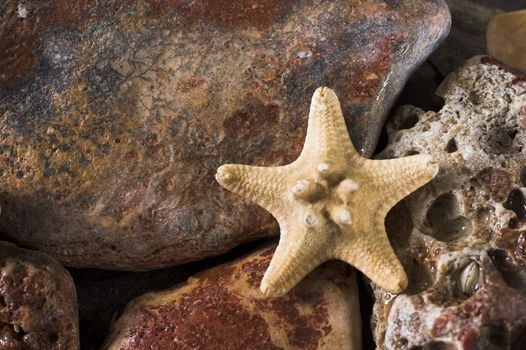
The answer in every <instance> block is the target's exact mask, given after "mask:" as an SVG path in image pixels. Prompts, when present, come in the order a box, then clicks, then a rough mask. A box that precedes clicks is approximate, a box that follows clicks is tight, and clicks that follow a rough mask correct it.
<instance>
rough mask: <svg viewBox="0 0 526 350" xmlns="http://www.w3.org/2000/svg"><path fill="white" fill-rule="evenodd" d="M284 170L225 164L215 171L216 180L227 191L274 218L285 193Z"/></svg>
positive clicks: (283, 168)
mask: <svg viewBox="0 0 526 350" xmlns="http://www.w3.org/2000/svg"><path fill="white" fill-rule="evenodd" d="M286 168H287V166H283V167H259V166H250V165H241V164H225V165H222V166H221V167H219V169H217V173H216V180H217V182H219V183H220V184H221V186H223V187H225V188H226V189H227V190H230V191H232V192H234V193H237V194H240V195H242V196H243V197H246V198H248V199H250V200H252V201H254V202H256V203H257V204H258V205H260V206H261V207H263V208H265V209H266V210H267V211H269V212H270V213H271V214H273V215H274V216H276V215H275V214H276V213H277V212H278V211H279V209H280V208H281V206H282V203H283V200H282V195H283V193H285V192H286V187H285V186H286V185H285V182H286V181H284V178H285V176H286V172H287V170H286Z"/></svg>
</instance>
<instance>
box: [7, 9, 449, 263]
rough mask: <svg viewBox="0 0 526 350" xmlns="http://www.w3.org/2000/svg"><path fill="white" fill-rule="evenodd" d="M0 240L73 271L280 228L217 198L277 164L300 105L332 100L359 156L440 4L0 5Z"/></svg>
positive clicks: (440, 21)
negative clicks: (329, 91)
mask: <svg viewBox="0 0 526 350" xmlns="http://www.w3.org/2000/svg"><path fill="white" fill-rule="evenodd" d="M0 10H1V11H0V13H1V14H2V15H1V18H0V37H1V39H2V40H0V63H1V66H2V70H1V72H0V89H1V90H0V123H1V126H2V128H1V131H0V174H1V178H2V182H1V184H0V195H1V200H2V203H3V204H2V205H3V209H4V213H3V215H2V217H0V230H2V231H5V232H6V234H7V235H8V236H9V238H10V239H12V240H14V241H16V242H17V243H19V244H23V245H25V246H28V247H33V248H38V249H39V250H42V251H45V252H47V253H49V254H51V255H53V256H54V257H56V258H58V259H59V260H60V261H61V262H63V263H65V264H68V265H71V266H79V267H87V266H91V267H101V268H113V269H129V270H147V269H153V268H159V267H163V266H169V265H173V264H175V263H181V262H185V261H190V260H196V259H200V258H203V257H205V256H211V255H214V254H219V253H221V252H224V251H226V250H228V249H230V248H232V247H233V246H235V245H237V244H239V243H240V242H242V241H248V240H252V239H255V238H256V237H262V236H268V235H271V234H276V233H277V225H276V223H275V221H274V220H273V219H272V217H271V216H270V214H268V213H266V212H265V211H264V210H263V209H261V208H259V207H257V206H256V205H254V204H252V203H249V202H248V201H246V200H244V199H242V198H240V197H238V196H236V195H233V194H229V193H227V192H226V191H224V190H221V189H220V186H219V185H218V184H217V183H216V182H215V181H214V177H213V175H214V173H215V170H216V169H217V167H218V166H219V165H221V164H224V163H246V164H256V165H277V164H286V163H288V162H291V161H292V160H294V159H295V158H296V157H297V156H298V155H299V153H300V150H301V145H302V144H303V140H304V137H305V131H306V126H307V122H306V121H307V114H308V106H309V100H310V96H311V95H312V93H313V92H314V90H315V89H316V88H317V87H318V86H320V85H326V86H330V87H331V88H334V89H335V90H336V92H337V94H338V96H340V98H341V101H342V105H343V110H344V114H345V116H346V118H347V122H348V125H349V126H350V130H351V134H352V137H353V140H354V142H355V144H356V146H357V148H358V149H359V150H361V152H362V153H363V154H365V155H370V154H371V153H372V152H373V150H374V147H375V145H376V141H377V138H378V134H379V130H380V128H381V125H382V123H383V121H384V116H385V114H386V111H387V110H388V108H389V107H390V105H391V103H392V101H393V100H394V98H395V97H396V95H397V94H398V92H399V91H400V89H401V87H402V85H403V83H404V81H405V80H406V78H407V76H408V74H409V72H410V71H411V70H412V69H413V68H414V67H415V66H416V65H418V64H419V63H420V62H421V61H422V60H423V59H424V58H425V57H426V56H427V55H428V54H429V52H430V51H431V50H432V49H433V48H434V47H435V46H436V45H437V43H438V42H439V41H440V40H441V39H442V38H443V37H444V36H445V34H446V33H447V31H448V29H449V22H450V17H449V12H448V10H447V7H446V5H445V4H444V2H443V1H442V0H428V1H420V0H401V1H382V0H372V1H367V2H362V1H343V0H338V1H331V2H327V1H322V0H294V1H281V0H275V1H245V0H237V1H216V0H213V1H211V0H199V1H191V2H188V1H178V0H173V1H163V2H161V1H157V0H148V1H125V2H122V1H95V0H89V1H81V2H78V1H66V0H52V1H45V2H37V1H27V2H23V1H20V2H19V1H15V0H11V1H3V2H1V4H0Z"/></svg>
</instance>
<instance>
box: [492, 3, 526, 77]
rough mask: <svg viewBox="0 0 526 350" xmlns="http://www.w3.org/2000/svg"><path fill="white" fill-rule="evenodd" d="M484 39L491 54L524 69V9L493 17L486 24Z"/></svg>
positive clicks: (525, 18) (525, 66)
mask: <svg viewBox="0 0 526 350" xmlns="http://www.w3.org/2000/svg"><path fill="white" fill-rule="evenodd" d="M486 40H487V50H488V53H489V54H490V55H491V56H493V57H495V58H497V59H499V60H501V61H502V62H504V63H506V64H507V65H509V66H511V67H513V68H516V69H520V70H522V71H526V10H521V11H515V12H509V13H503V14H500V15H497V16H495V17H493V18H492V19H491V21H490V22H489V24H488V28H487V32H486Z"/></svg>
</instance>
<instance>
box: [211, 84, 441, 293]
mask: <svg viewBox="0 0 526 350" xmlns="http://www.w3.org/2000/svg"><path fill="white" fill-rule="evenodd" d="M437 172H438V166H437V165H436V164H435V163H433V162H432V161H431V157H430V156H428V155H415V156H411V157H405V158H400V159H390V160H370V159H366V158H363V157H361V156H360V155H359V154H358V152H357V151H356V150H355V148H354V146H353V144H352V142H351V139H350V138H349V134H348V132H347V127H346V125H345V121H344V118H343V114H342V111H341V108H340V104H339V102H338V98H337V97H336V95H335V93H334V92H333V91H332V90H331V89H328V88H325V87H321V88H318V89H317V90H316V92H315V93H314V96H313V98H312V103H311V108H310V114H309V121H308V128H307V136H306V140H305V144H304V147H303V151H302V152H301V154H300V156H299V158H298V159H297V160H296V161H294V162H293V163H291V164H288V165H285V166H279V167H256V166H248V165H237V164H227V165H223V166H221V167H220V168H219V169H218V171H217V174H216V179H217V181H218V182H219V183H220V184H221V185H222V186H224V187H225V188H227V189H228V190H230V191H233V192H235V193H238V194H241V195H243V196H244V197H247V198H249V199H251V200H253V201H255V202H256V203H257V204H259V205H260V206H262V207H263V208H265V209H266V210H268V211H269V212H270V213H271V214H272V215H273V216H274V217H275V218H276V219H277V221H278V223H279V225H280V229H281V238H280V242H279V245H278V248H277V249H276V252H275V253H274V256H273V258H272V261H271V263H270V266H269V268H268V270H267V271H266V273H265V275H264V277H263V280H262V282H261V286H260V288H261V291H262V292H263V293H264V294H265V295H267V296H279V295H283V294H285V293H287V292H288V291H289V290H290V289H291V288H292V287H294V286H295V285H296V284H297V283H298V282H299V281H301V280H302V279H303V278H304V277H305V276H306V275H307V274H308V273H309V272H310V271H312V270H313V269H314V268H315V267H316V266H318V265H320V264H321V263H323V262H325V261H327V260H330V259H339V260H343V261H345V262H347V263H349V264H351V265H353V266H355V267H356V268H358V269H359V270H360V271H362V272H363V273H364V274H365V275H367V276H368V277H369V278H370V279H371V280H372V281H373V282H374V283H376V284H377V285H378V286H380V287H382V288H384V289H385V290H387V291H390V292H393V293H400V292H401V291H403V290H404V289H405V287H406V286H407V282H408V281H407V275H406V273H405V271H404V269H403V267H402V265H401V264H400V262H399V260H398V258H397V257H396V255H395V253H394V251H393V249H392V247H391V245H390V243H389V239H388V238H387V234H386V231H385V227H384V219H385V216H386V214H387V212H388V211H389V210H390V209H391V208H392V207H393V206H394V205H395V204H396V203H397V202H399V201H400V200H401V199H402V198H404V197H405V196H407V195H408V194H409V193H411V192H413V191H414V190H416V189H417V188H419V187H421V186H423V185H424V184H425V183H427V182H429V181H430V180H431V179H432V178H433V177H434V176H435V175H436V173H437Z"/></svg>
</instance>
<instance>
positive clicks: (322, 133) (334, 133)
mask: <svg viewBox="0 0 526 350" xmlns="http://www.w3.org/2000/svg"><path fill="white" fill-rule="evenodd" d="M329 155H330V157H331V158H334V157H335V156H337V155H341V156H342V157H344V158H347V159H349V158H351V159H359V158H360V156H359V154H358V152H356V150H355V148H354V146H353V143H352V141H351V138H350V137H349V132H348V131H347V126H346V125H345V119H344V117H343V113H342V110H341V107H340V103H339V101H338V97H337V96H336V94H335V93H334V91H332V90H331V89H328V88H325V87H320V88H318V89H317V90H316V91H315V92H314V95H313V96H312V102H311V106H310V113H309V122H308V127H307V136H306V138H305V145H304V146H303V151H302V152H301V155H300V158H299V159H305V160H313V159H321V160H323V159H324V158H329Z"/></svg>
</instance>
